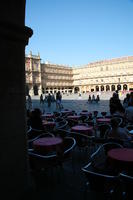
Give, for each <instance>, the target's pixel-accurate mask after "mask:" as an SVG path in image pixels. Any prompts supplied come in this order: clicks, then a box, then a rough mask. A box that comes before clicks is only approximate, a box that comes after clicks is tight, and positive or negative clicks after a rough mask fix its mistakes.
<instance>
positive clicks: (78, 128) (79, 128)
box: [71, 125, 93, 135]
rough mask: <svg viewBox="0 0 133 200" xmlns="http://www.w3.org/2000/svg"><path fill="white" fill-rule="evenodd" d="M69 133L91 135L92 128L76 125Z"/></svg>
mask: <svg viewBox="0 0 133 200" xmlns="http://www.w3.org/2000/svg"><path fill="white" fill-rule="evenodd" d="M71 131H73V132H78V133H82V134H86V135H93V126H84V125H76V126H73V127H72V128H71Z"/></svg>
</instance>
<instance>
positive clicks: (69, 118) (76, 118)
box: [67, 115, 81, 120]
mask: <svg viewBox="0 0 133 200" xmlns="http://www.w3.org/2000/svg"><path fill="white" fill-rule="evenodd" d="M80 117H81V116H79V115H69V116H67V119H68V120H71V119H72V120H78V119H80Z"/></svg>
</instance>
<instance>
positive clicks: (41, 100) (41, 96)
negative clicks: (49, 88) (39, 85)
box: [40, 94, 44, 105]
mask: <svg viewBox="0 0 133 200" xmlns="http://www.w3.org/2000/svg"><path fill="white" fill-rule="evenodd" d="M41 104H44V99H43V95H42V94H41V95H40V105H41Z"/></svg>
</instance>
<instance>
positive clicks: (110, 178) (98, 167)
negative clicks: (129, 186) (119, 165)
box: [82, 143, 122, 197]
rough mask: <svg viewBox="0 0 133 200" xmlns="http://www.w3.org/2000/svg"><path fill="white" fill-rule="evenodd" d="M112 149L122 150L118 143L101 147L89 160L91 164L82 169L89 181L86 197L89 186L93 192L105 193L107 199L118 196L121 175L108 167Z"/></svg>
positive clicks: (87, 182)
mask: <svg viewBox="0 0 133 200" xmlns="http://www.w3.org/2000/svg"><path fill="white" fill-rule="evenodd" d="M112 148H122V146H121V145H119V144H117V143H105V144H103V145H101V146H100V147H99V148H98V149H97V150H96V151H95V152H94V153H93V154H92V155H91V156H90V158H89V162H88V164H87V165H85V166H84V167H83V168H82V172H83V173H84V174H85V177H86V179H87V181H86V184H85V185H86V187H85V194H84V195H85V197H86V192H87V190H88V186H89V187H90V189H91V190H94V191H97V192H100V193H103V194H104V195H105V196H107V197H112V196H114V195H116V194H117V191H118V186H119V182H120V181H119V173H117V172H115V171H112V169H110V167H109V166H108V162H107V152H108V151H109V150H110V149H112Z"/></svg>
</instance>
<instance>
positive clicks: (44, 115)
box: [42, 113, 54, 119]
mask: <svg viewBox="0 0 133 200" xmlns="http://www.w3.org/2000/svg"><path fill="white" fill-rule="evenodd" d="M47 118H54V114H53V113H46V114H43V115H42V119H47Z"/></svg>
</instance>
